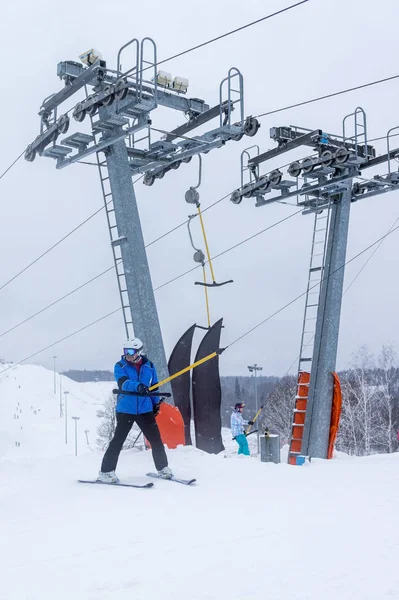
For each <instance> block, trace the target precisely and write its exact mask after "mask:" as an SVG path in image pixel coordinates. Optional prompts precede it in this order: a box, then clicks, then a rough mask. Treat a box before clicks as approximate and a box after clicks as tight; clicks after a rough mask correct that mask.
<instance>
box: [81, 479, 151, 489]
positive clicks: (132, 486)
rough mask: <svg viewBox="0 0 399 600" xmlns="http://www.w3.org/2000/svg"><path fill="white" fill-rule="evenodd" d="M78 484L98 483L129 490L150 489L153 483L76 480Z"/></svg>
mask: <svg viewBox="0 0 399 600" xmlns="http://www.w3.org/2000/svg"><path fill="white" fill-rule="evenodd" d="M78 483H98V484H99V485H112V486H113V487H130V488H151V487H153V486H154V484H153V483H142V484H134V483H107V482H105V481H98V480H97V479H91V480H88V479H78Z"/></svg>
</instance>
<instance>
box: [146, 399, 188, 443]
mask: <svg viewBox="0 0 399 600" xmlns="http://www.w3.org/2000/svg"><path fill="white" fill-rule="evenodd" d="M157 425H158V427H159V431H160V433H161V438H162V441H163V443H164V444H165V445H166V446H167V447H168V448H170V449H171V450H172V449H173V448H177V446H179V444H181V445H182V446H184V445H185V438H184V421H183V417H182V416H181V413H180V410H179V409H178V408H177V407H176V406H172V405H171V404H166V402H162V404H161V410H160V411H159V414H158V416H157ZM146 446H147V447H148V448H151V445H150V444H149V442H148V440H146Z"/></svg>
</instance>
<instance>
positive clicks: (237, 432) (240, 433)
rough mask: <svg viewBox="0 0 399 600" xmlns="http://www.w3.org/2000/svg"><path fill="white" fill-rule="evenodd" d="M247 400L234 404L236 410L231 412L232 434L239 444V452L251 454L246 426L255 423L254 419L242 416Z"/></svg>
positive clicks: (246, 454)
mask: <svg viewBox="0 0 399 600" xmlns="http://www.w3.org/2000/svg"><path fill="white" fill-rule="evenodd" d="M244 406H245V402H237V404H236V405H235V406H234V411H233V412H232V413H231V434H232V436H233V440H235V441H236V442H237V444H238V454H245V456H249V455H250V452H249V446H248V441H247V436H246V435H245V433H244V431H245V426H246V425H253V424H254V422H253V421H245V419H243V418H242V411H243V409H244Z"/></svg>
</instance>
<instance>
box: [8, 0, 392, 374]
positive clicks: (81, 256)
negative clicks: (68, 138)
mask: <svg viewBox="0 0 399 600" xmlns="http://www.w3.org/2000/svg"><path fill="white" fill-rule="evenodd" d="M291 3H293V2H290V1H289V0H284V1H283V0H268V1H267V2H265V1H261V0H247V1H246V2H245V3H244V2H238V1H237V0H231V1H230V2H228V3H226V2H225V1H221V0H212V1H211V0H203V1H202V2H201V3H199V4H192V3H187V2H186V1H183V0H169V2H163V1H162V0H153V2H152V3H150V4H143V3H139V2H132V1H128V0H114V2H112V3H110V2H105V1H102V0H97V2H95V3H92V2H77V1H76V0H69V1H68V2H67V3H62V5H61V4H59V3H54V2H50V1H49V0H36V1H35V2H27V1H25V2H21V1H18V0H17V1H14V2H13V3H11V2H10V3H2V8H1V9H0V10H1V14H0V48H1V56H2V77H1V87H2V93H1V98H0V103H1V108H2V134H1V145H0V173H1V172H3V170H4V169H5V168H6V167H7V166H8V165H9V164H10V163H11V162H12V160H13V159H14V158H15V157H16V156H18V154H19V153H20V152H21V151H22V150H23V149H24V148H25V147H26V145H27V144H28V143H30V142H31V141H32V140H33V139H34V137H35V136H36V135H37V133H38V131H39V117H38V115H37V113H38V110H39V107H40V104H41V102H42V100H43V99H44V98H45V97H46V96H48V95H49V94H51V93H53V92H56V91H58V90H59V89H61V87H62V84H61V82H60V81H59V79H58V78H57V76H56V67H57V63H58V62H59V61H61V60H77V57H78V55H79V54H80V53H81V52H82V51H84V50H87V49H88V48H90V47H93V46H94V47H96V48H98V49H99V50H100V51H101V52H102V53H103V55H104V57H105V58H106V60H107V61H108V65H109V66H111V67H115V62H116V54H117V52H118V49H119V47H120V46H121V45H122V44H124V43H125V42H126V41H127V40H129V39H131V38H133V37H138V38H142V37H144V36H151V37H153V38H154V39H155V40H156V42H157V46H158V56H159V58H160V59H162V58H165V57H167V56H170V55H172V54H174V53H177V52H179V51H181V50H184V49H186V48H188V47H190V46H192V45H195V44H197V43H201V42H203V41H205V40H207V39H209V38H211V37H214V36H217V35H219V34H221V33H224V32H226V31H228V30H230V29H233V28H236V27H239V26H241V25H243V24H245V23H247V22H250V21H252V20H255V19H257V18H260V17H262V16H264V15H266V14H268V13H270V12H273V11H275V10H278V9H280V8H283V7H285V6H288V5H289V4H291ZM194 7H196V9H195V10H194ZM398 17H399V4H398V2H397V0H380V1H379V2H375V0H310V2H309V3H307V4H305V5H303V6H300V7H298V8H295V9H293V10H291V11H288V12H287V13H284V14H282V15H280V16H277V17H275V18H273V19H271V20H268V21H265V22H263V23H260V24H259V25H255V26H253V27H251V28H249V29H247V30H244V31H242V32H239V33H237V34H235V35H232V36H230V37H228V38H226V39H223V40H221V41H219V42H216V43H214V44H211V45H208V46H206V47H205V48H202V49H199V50H197V51H195V52H192V53H190V54H188V55H186V56H184V57H181V58H179V59H176V60H174V61H172V62H170V63H168V64H167V65H165V66H164V67H162V68H165V69H167V70H168V71H171V72H172V74H173V75H182V76H186V77H188V78H189V80H190V88H189V96H192V97H200V98H204V99H205V100H206V101H207V102H208V103H209V104H210V105H214V104H216V103H217V102H218V90H219V83H220V81H221V79H222V78H224V77H225V76H226V74H227V71H228V69H229V68H230V67H231V66H236V67H238V68H239V69H240V70H241V71H242V73H243V75H244V83H245V113H246V114H248V115H249V114H259V113H261V112H265V111H268V110H273V109H275V108H279V107H282V106H285V105H288V104H293V103H295V102H300V101H302V100H306V99H309V98H312V97H315V96H318V95H323V94H327V93H329V92H334V91H336V90H339V89H344V88H346V87H351V86H355V85H358V84H362V83H365V82H368V81H372V80H375V79H380V78H384V77H388V76H391V75H395V74H397V73H399V69H398V66H397V43H396V41H397V23H398ZM398 89H399V81H398V80H394V81H392V82H389V83H384V84H382V85H379V86H375V87H372V88H368V89H365V90H360V91H358V92H354V93H350V94H346V95H343V96H339V97H337V98H333V99H330V100H325V101H322V102H318V103H315V104H311V105H308V106H304V107H301V108H297V109H292V110H288V111H286V112H283V113H279V114H277V115H275V116H270V117H266V118H264V119H262V127H261V129H260V131H259V133H258V135H257V136H256V138H254V139H250V138H247V137H244V138H243V139H242V140H241V141H240V142H238V143H236V142H231V143H229V144H228V146H227V147H225V148H223V149H220V150H215V151H213V152H211V153H209V154H207V155H206V156H205V157H204V161H203V162H204V164H203V185H202V186H201V188H200V195H201V198H200V199H201V203H202V207H203V208H205V207H206V206H207V205H209V204H211V203H213V202H214V201H215V200H217V199H219V198H221V197H222V196H224V195H225V194H227V193H229V192H230V191H232V190H233V189H235V188H236V187H238V185H239V180H240V179H239V178H240V170H239V159H240V153H241V151H242V150H243V149H244V148H246V147H247V146H249V145H251V144H252V143H255V142H256V143H257V144H259V145H260V146H261V148H262V149H267V148H271V147H273V142H272V141H271V140H270V138H269V128H270V127H272V126H275V125H287V124H296V125H299V126H302V127H308V128H312V129H313V128H321V129H324V130H326V131H329V132H336V133H341V127H342V118H343V117H344V116H345V115H346V114H347V113H350V112H352V111H353V109H354V108H355V107H356V106H358V105H360V106H362V107H363V108H364V109H365V110H366V112H367V117H368V127H369V129H368V131H369V137H376V136H380V135H384V134H385V133H386V131H387V130H388V129H389V128H390V127H393V126H395V125H399V114H398V108H397V107H398V102H397V97H398ZM73 104H75V102H73ZM69 107H70V106H68V107H67V108H69ZM152 115H153V121H154V125H155V126H158V127H161V128H165V129H170V128H172V127H175V126H177V125H179V124H180V123H183V122H184V116H183V115H182V114H181V113H177V112H172V111H166V110H164V109H158V111H157V112H155V113H152ZM212 125H213V124H212ZM377 150H378V152H379V153H382V152H384V145H383V143H381V142H380V144H379V145H377ZM302 155H304V154H303V153H301V156H302ZM290 158H291V156H289V157H288V160H289V159H290ZM292 158H295V157H294V156H293V157H292ZM288 160H287V156H283V157H282V158H281V159H280V160H278V161H275V162H274V163H273V164H271V165H270V167H274V166H275V167H277V166H279V165H283V164H285V163H286V162H288ZM380 172H383V171H380ZM196 182H197V161H195V160H193V161H192V162H191V163H190V164H189V165H183V166H182V167H181V168H180V169H179V170H177V171H172V172H171V173H169V174H168V175H167V176H165V178H164V179H163V180H162V181H157V182H155V184H154V185H153V186H152V187H151V188H148V187H146V186H143V185H142V184H141V182H140V183H139V184H137V186H136V193H137V198H138V203H139V208H140V214H141V219H142V226H143V230H144V236H145V240H146V241H147V242H150V241H151V240H153V239H154V238H156V237H157V236H159V235H161V234H162V233H164V232H165V231H167V230H168V229H171V228H172V227H174V226H175V225H176V224H178V223H180V222H181V221H183V220H184V219H186V218H187V215H188V214H190V213H191V212H192V206H189V205H188V204H186V202H185V200H184V193H185V191H186V190H187V189H188V187H189V186H190V185H194V184H196ZM398 202H399V196H398V193H397V192H394V193H391V194H386V195H384V196H380V197H379V198H375V199H368V200H364V201H362V202H359V203H356V204H354V205H352V213H351V222H350V232H349V245H348V254H347V257H348V258H350V257H351V256H353V255H354V254H356V253H357V252H359V251H360V250H361V249H362V248H364V247H365V246H367V245H368V244H370V243H371V242H373V241H374V240H375V239H377V238H378V237H380V236H382V235H383V234H385V233H386V232H387V230H388V229H389V227H390V226H391V224H392V223H393V222H394V221H395V219H396V218H397V217H399V204H398ZM101 205H102V196H101V190H100V183H99V180H98V175H97V171H96V169H95V168H94V167H89V166H83V165H73V166H71V167H69V168H67V169H63V170H61V171H57V170H56V168H55V162H54V161H52V160H50V159H46V158H44V157H43V158H38V159H36V161H35V162H34V163H27V162H25V161H24V160H20V161H19V162H18V163H17V165H16V166H15V167H14V168H13V169H12V170H11V171H10V172H9V173H8V174H7V175H6V176H5V177H4V178H3V179H2V180H1V181H0V207H1V225H0V227H1V234H0V257H1V261H0V267H1V268H0V286H1V285H2V284H3V283H4V282H6V281H7V280H8V279H9V278H10V277H12V276H13V275H14V274H15V273H17V272H18V271H19V270H21V269H22V268H24V267H25V266H26V264H27V263H29V262H30V261H31V260H33V259H34V258H36V256H38V255H39V254H41V253H42V252H43V251H45V250H46V249H47V248H48V247H49V246H51V245H52V244H54V243H55V242H56V241H57V240H59V239H60V238H61V237H62V236H64V235H65V234H67V233H68V232H69V231H70V230H71V229H72V228H74V227H75V226H77V225H78V224H79V223H80V222H81V221H83V220H84V219H85V218H87V217H88V216H89V215H90V214H92V213H93V212H94V211H95V210H96V209H98V208H99V207H100V206H101ZM293 211H295V208H293V207H290V206H283V205H271V206H267V207H263V208H257V209H256V208H255V207H254V201H253V200H246V201H244V202H242V204H241V205H239V206H235V205H233V204H231V203H230V202H229V200H225V201H223V202H221V203H219V204H218V205H217V206H216V207H215V208H213V209H212V210H210V211H209V212H207V213H206V215H205V222H206V227H207V231H208V236H209V243H210V247H211V252H212V254H216V253H218V252H221V251H222V250H224V249H226V248H227V247H229V246H231V245H233V244H234V243H236V242H238V241H240V240H242V239H244V238H246V237H248V236H249V235H251V234H253V233H255V232H257V231H259V230H260V229H263V228H264V227H266V226H268V225H270V224H272V223H274V222H275V221H278V220H279V219H281V218H283V217H284V216H287V215H289V214H291V213H292V212H293ZM311 230H312V217H310V216H308V217H305V216H301V215H299V216H296V217H293V218H292V219H291V220H290V221H288V222H287V223H284V224H283V225H281V226H278V227H276V228H274V229H272V230H271V231H270V232H267V233H265V234H263V235H261V236H259V237H257V238H256V239H254V240H252V241H250V242H248V243H247V244H245V245H243V246H241V247H240V248H238V249H237V250H234V251H232V252H230V253H228V254H226V255H225V256H223V257H221V258H220V259H218V260H216V261H215V263H214V269H215V273H216V277H217V279H219V280H222V279H230V278H232V279H234V284H232V285H230V286H226V287H224V288H220V289H216V290H210V301H211V312H212V320H213V321H215V320H216V319H218V318H220V317H222V316H223V317H224V319H225V320H224V324H225V329H224V330H223V339H222V345H227V344H228V343H229V342H231V341H233V340H234V339H236V338H237V337H238V336H239V335H241V334H242V333H243V332H245V331H246V330H248V329H250V328H251V327H253V326H254V325H255V324H256V323H258V322H259V321H261V320H263V319H264V318H266V317H267V316H268V315H269V314H271V313H273V312H274V311H275V310H277V309H278V308H279V307H280V306H282V305H283V304H286V303H287V302H289V301H290V300H291V299H292V298H294V297H295V296H297V295H298V294H299V293H301V292H302V291H304V290H305V287H306V280H307V270H308V263H309V252H310V243H311ZM193 234H194V236H195V240H196V241H197V242H198V243H199V244H201V239H200V230H199V223H197V222H195V221H194V223H193ZM398 245H399V233H394V234H392V236H390V237H389V238H388V239H387V240H386V241H385V242H384V244H383V245H382V247H381V248H380V249H379V251H378V253H377V254H376V256H375V257H374V258H373V259H372V260H371V262H370V263H369V265H368V266H367V268H366V269H365V270H364V272H363V273H362V274H361V276H360V277H359V278H358V280H357V281H356V283H355V284H354V285H353V286H352V288H351V289H350V290H349V292H348V293H347V294H346V295H345V297H344V303H343V310H342V318H341V333H340V344H339V357H338V367H339V368H342V367H345V366H346V365H347V364H348V362H349V360H350V356H351V353H352V352H353V351H354V350H356V348H357V347H358V346H359V345H360V344H368V345H369V347H370V348H371V349H372V350H373V351H378V350H379V348H380V346H381V344H383V343H388V342H393V343H395V342H396V340H397V339H398V334H399V318H398V310H397V293H398V286H399V284H398V281H397V277H396V273H397V261H398V259H397V249H398ZM148 257H149V262H150V267H151V273H152V281H153V285H154V287H157V286H158V285H161V284H162V283H163V282H165V281H167V280H169V279H171V278H172V277H174V276H176V275H178V274H179V273H181V272H182V271H185V270H187V269H189V268H190V267H191V266H193V265H194V263H193V261H192V249H191V246H190V244H189V239H188V235H187V230H186V228H185V227H182V228H180V229H179V230H177V231H176V232H174V233H173V234H171V235H169V236H167V237H166V238H164V239H163V240H162V241H161V242H159V243H157V244H154V245H153V246H151V247H150V248H149V250H148ZM366 259H367V255H365V256H363V257H362V258H361V259H358V260H357V261H354V262H353V263H352V264H351V265H349V266H348V268H347V272H346V285H347V284H348V283H349V282H350V281H351V280H352V278H353V277H354V276H355V275H356V273H357V272H358V270H359V269H360V268H361V266H362V264H363V263H364V261H365V260H366ZM111 265H112V253H111V249H110V245H109V237H108V231H107V226H106V218H105V215H104V214H103V212H101V213H100V214H99V215H97V216H96V217H94V218H93V219H92V220H90V221H89V223H88V224H87V225H85V226H84V227H82V228H81V229H79V231H78V232H76V233H75V234H74V235H73V236H71V237H70V238H68V240H67V241H66V242H64V243H63V244H61V245H60V246H59V247H57V248H56V249H55V250H54V251H53V252H51V253H50V254H48V255H47V256H46V257H45V258H44V259H43V260H41V261H40V262H38V263H37V264H36V265H35V266H33V267H32V268H31V269H29V270H28V271H27V272H25V273H24V274H23V275H21V276H20V277H18V278H17V279H16V280H15V281H14V282H12V283H11V284H10V285H8V286H7V287H5V288H4V289H3V290H1V291H0V333H1V332H3V331H5V330H7V329H9V328H10V327H12V326H13V325H14V324H16V323H18V322H19V321H21V320H22V319H24V318H26V317H29V316H30V315H31V314H33V313H34V312H36V311H37V310H40V309H41V308H42V307H43V306H45V305H47V304H49V303H50V302H52V301H54V300H55V299H57V298H58V297H60V296H62V295H63V294H65V293H67V292H69V291H70V290H72V289H73V288H75V287H77V286H79V285H81V284H82V283H84V282H85V281H86V280H88V279H90V278H91V277H94V276H95V275H97V274H98V273H99V272H101V271H103V270H105V269H106V268H107V267H110V266H111ZM199 275H200V272H199V271H198V272H195V273H192V274H190V275H188V276H186V277H184V278H182V279H180V280H178V281H177V282H175V283H172V284H171V285H169V286H167V287H165V288H163V289H161V290H159V291H158V292H156V300H157V305H158V311H159V317H160V321H161V325H162V330H163V336H164V341H165V346H166V351H167V354H168V355H169V353H170V351H171V349H172V348H173V345H174V343H175V342H176V340H177V339H178V337H179V336H180V335H181V334H182V332H183V331H185V329H186V328H187V327H188V326H189V325H191V324H192V323H193V322H197V323H199V324H205V323H204V322H205V308H204V300H203V291H202V289H200V288H199V287H198V286H194V281H195V280H196V279H197V278H198V276H199ZM118 306H119V296H118V293H117V284H116V278H115V275H114V273H113V272H111V273H109V274H107V275H105V276H104V277H102V278H100V279H99V280H98V281H96V282H95V283H93V284H92V285H90V286H88V287H87V288H85V289H84V290H82V291H80V292H78V293H76V294H74V295H73V296H71V297H70V298H68V299H67V300H65V301H63V302H61V303H59V304H58V305H56V306H55V307H53V308H52V309H50V310H48V311H46V312H45V313H43V314H42V315H40V316H39V317H37V318H35V319H33V320H31V321H30V322H29V323H27V324H26V325H23V326H21V327H20V328H18V329H16V330H15V331H13V332H11V333H10V334H8V335H6V336H3V337H0V356H2V357H3V358H5V359H7V360H12V361H19V360H21V359H22V358H24V357H25V356H28V355H29V354H31V353H33V352H35V351H37V350H39V349H40V348H42V347H44V346H47V345H48V344H51V343H52V342H54V341H56V340H58V339H59V338H62V337H63V336H65V335H68V334H69V333H71V332H73V331H74V330H77V329H79V328H80V327H83V326H84V325H86V324H87V323H89V322H90V321H93V320H95V319H97V318H99V317H101V316H102V315H105V314H106V313H108V312H110V311H112V310H114V309H116V308H118ZM302 316H303V299H302V301H298V302H296V303H295V304H293V305H292V306H291V307H289V308H288V309H287V310H285V311H283V312H282V313H280V314H279V315H278V316H277V317H275V318H274V319H272V320H271V321H270V322H268V323H267V324H265V325H264V326H262V327H261V328H259V329H257V330H256V331H255V332H254V333H252V334H251V335H249V336H247V337H246V338H245V339H244V340H243V341H242V342H241V343H239V344H237V345H235V346H234V347H233V348H231V350H229V351H228V352H226V353H225V354H223V356H222V358H221V372H222V374H226V375H227V374H242V375H244V374H245V373H246V371H247V369H246V366H247V364H250V362H257V363H258V364H261V365H263V368H264V373H265V374H276V375H282V374H283V373H284V372H285V371H286V370H287V368H288V367H289V365H290V364H291V363H292V362H293V361H294V359H295V357H296V355H297V354H298V349H299V342H300V333H301V326H302ZM123 341H124V327H123V322H122V314H121V313H118V314H116V315H115V316H113V317H110V318H108V319H106V320H104V321H102V322H101V323H99V324H98V325H95V326H93V327H91V328H89V329H87V330H86V331H84V332H83V333H81V334H78V335H76V336H74V337H72V338H71V339H69V340H67V341H66V342H63V343H61V344H59V345H58V346H56V347H55V348H53V349H50V350H48V351H46V352H44V353H42V354H40V355H38V356H37V357H36V358H35V359H33V362H35V363H37V364H43V365H45V366H51V365H52V356H53V355H54V354H56V355H57V357H58V359H57V365H58V368H59V369H60V370H64V369H68V368H112V367H113V364H114V362H115V360H117V359H118V357H119V355H120V351H121V347H122V344H123Z"/></svg>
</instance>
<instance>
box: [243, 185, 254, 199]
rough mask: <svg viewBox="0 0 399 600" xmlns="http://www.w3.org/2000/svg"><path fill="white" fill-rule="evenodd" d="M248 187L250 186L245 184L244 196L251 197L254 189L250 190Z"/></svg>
mask: <svg viewBox="0 0 399 600" xmlns="http://www.w3.org/2000/svg"><path fill="white" fill-rule="evenodd" d="M248 187H249V186H247V185H244V187H243V188H242V195H243V196H244V198H250V197H251V196H252V192H253V190H252V189H250V190H248ZM245 190H247V191H245Z"/></svg>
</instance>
